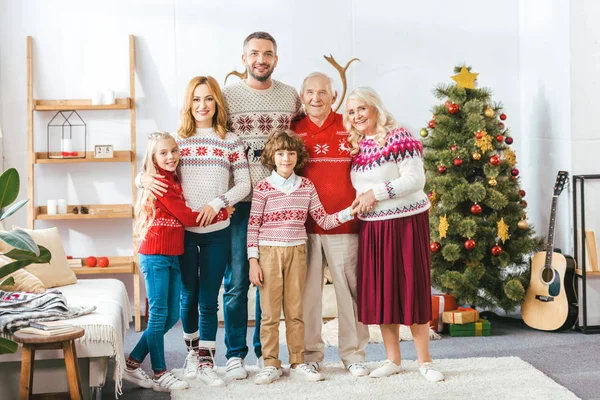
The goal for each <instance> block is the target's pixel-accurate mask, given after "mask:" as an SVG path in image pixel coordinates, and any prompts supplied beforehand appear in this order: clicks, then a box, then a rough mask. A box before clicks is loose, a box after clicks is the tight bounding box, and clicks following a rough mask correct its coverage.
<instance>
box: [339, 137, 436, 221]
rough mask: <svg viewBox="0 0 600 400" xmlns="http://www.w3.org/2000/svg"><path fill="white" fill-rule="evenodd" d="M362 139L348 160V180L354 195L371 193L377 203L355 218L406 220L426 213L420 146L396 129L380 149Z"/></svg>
mask: <svg viewBox="0 0 600 400" xmlns="http://www.w3.org/2000/svg"><path fill="white" fill-rule="evenodd" d="M373 138H374V136H366V137H365V138H364V139H363V140H362V141H361V142H360V144H359V152H358V154H357V155H355V156H354V157H353V159H352V172H351V175H350V177H351V179H352V184H353V185H354V188H355V189H356V191H357V192H358V193H364V192H367V191H369V189H373V192H374V193H375V198H376V199H377V203H376V205H375V207H374V208H373V210H372V211H371V212H369V213H366V214H359V215H358V218H359V219H361V220H365V221H375V220H385V219H392V218H401V217H407V216H409V215H413V214H418V213H421V212H424V211H426V210H428V209H429V207H430V203H429V199H428V198H427V195H426V194H425V192H424V191H423V188H424V187H425V170H424V167H423V145H422V144H421V142H420V141H419V140H417V139H416V138H415V137H414V136H413V135H412V134H411V133H410V132H409V131H408V130H406V129H404V128H396V129H393V130H391V131H390V132H388V134H387V137H386V142H385V145H384V146H383V147H380V146H379V145H378V144H377V143H375V141H374V140H373Z"/></svg>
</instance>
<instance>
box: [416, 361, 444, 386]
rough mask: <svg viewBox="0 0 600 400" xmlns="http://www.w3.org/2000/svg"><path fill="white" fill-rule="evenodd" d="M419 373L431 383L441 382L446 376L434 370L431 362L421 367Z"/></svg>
mask: <svg viewBox="0 0 600 400" xmlns="http://www.w3.org/2000/svg"><path fill="white" fill-rule="evenodd" d="M419 371H420V372H421V375H423V376H424V377H425V379H427V380H428V381H429V382H439V381H443V380H444V375H443V374H442V373H441V372H440V371H438V370H437V369H435V368H433V364H432V363H431V362H426V363H423V364H421V365H419Z"/></svg>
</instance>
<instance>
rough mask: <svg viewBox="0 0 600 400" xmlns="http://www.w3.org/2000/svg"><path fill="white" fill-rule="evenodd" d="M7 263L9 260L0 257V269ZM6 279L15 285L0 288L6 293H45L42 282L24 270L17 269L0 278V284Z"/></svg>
mask: <svg viewBox="0 0 600 400" xmlns="http://www.w3.org/2000/svg"><path fill="white" fill-rule="evenodd" d="M9 262H11V260H10V259H8V258H6V257H1V256H0V267H1V266H3V265H5V264H8V263H9ZM8 278H13V279H14V281H15V283H14V284H12V285H4V286H0V289H2V290H5V291H7V292H30V293H44V292H45V291H46V288H45V287H44V284H43V283H42V281H40V280H39V279H38V278H36V277H35V276H34V275H32V274H30V273H29V272H27V271H25V270H24V269H19V270H17V271H15V272H13V273H12V274H10V275H8V276H5V277H3V278H0V283H2V282H4V281H5V280H6V279H8Z"/></svg>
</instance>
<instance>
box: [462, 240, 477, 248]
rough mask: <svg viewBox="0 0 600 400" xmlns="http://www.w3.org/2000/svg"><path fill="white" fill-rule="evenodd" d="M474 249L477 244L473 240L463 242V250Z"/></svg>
mask: <svg viewBox="0 0 600 400" xmlns="http://www.w3.org/2000/svg"><path fill="white" fill-rule="evenodd" d="M475 247H477V243H475V241H474V240H473V239H469V240H467V241H466V242H465V249H467V250H473V249H474V248H475Z"/></svg>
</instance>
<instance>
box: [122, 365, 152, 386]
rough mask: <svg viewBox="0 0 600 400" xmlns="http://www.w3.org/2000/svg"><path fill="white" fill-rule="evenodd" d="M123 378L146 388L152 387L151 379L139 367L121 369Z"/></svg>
mask: <svg viewBox="0 0 600 400" xmlns="http://www.w3.org/2000/svg"><path fill="white" fill-rule="evenodd" d="M123 379H125V380H126V381H129V382H131V383H135V384H136V385H138V386H139V387H143V388H146V389H150V388H152V379H150V377H149V376H148V375H147V374H146V373H145V372H144V370H143V369H141V368H136V369H134V370H130V369H127V368H125V370H123Z"/></svg>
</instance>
